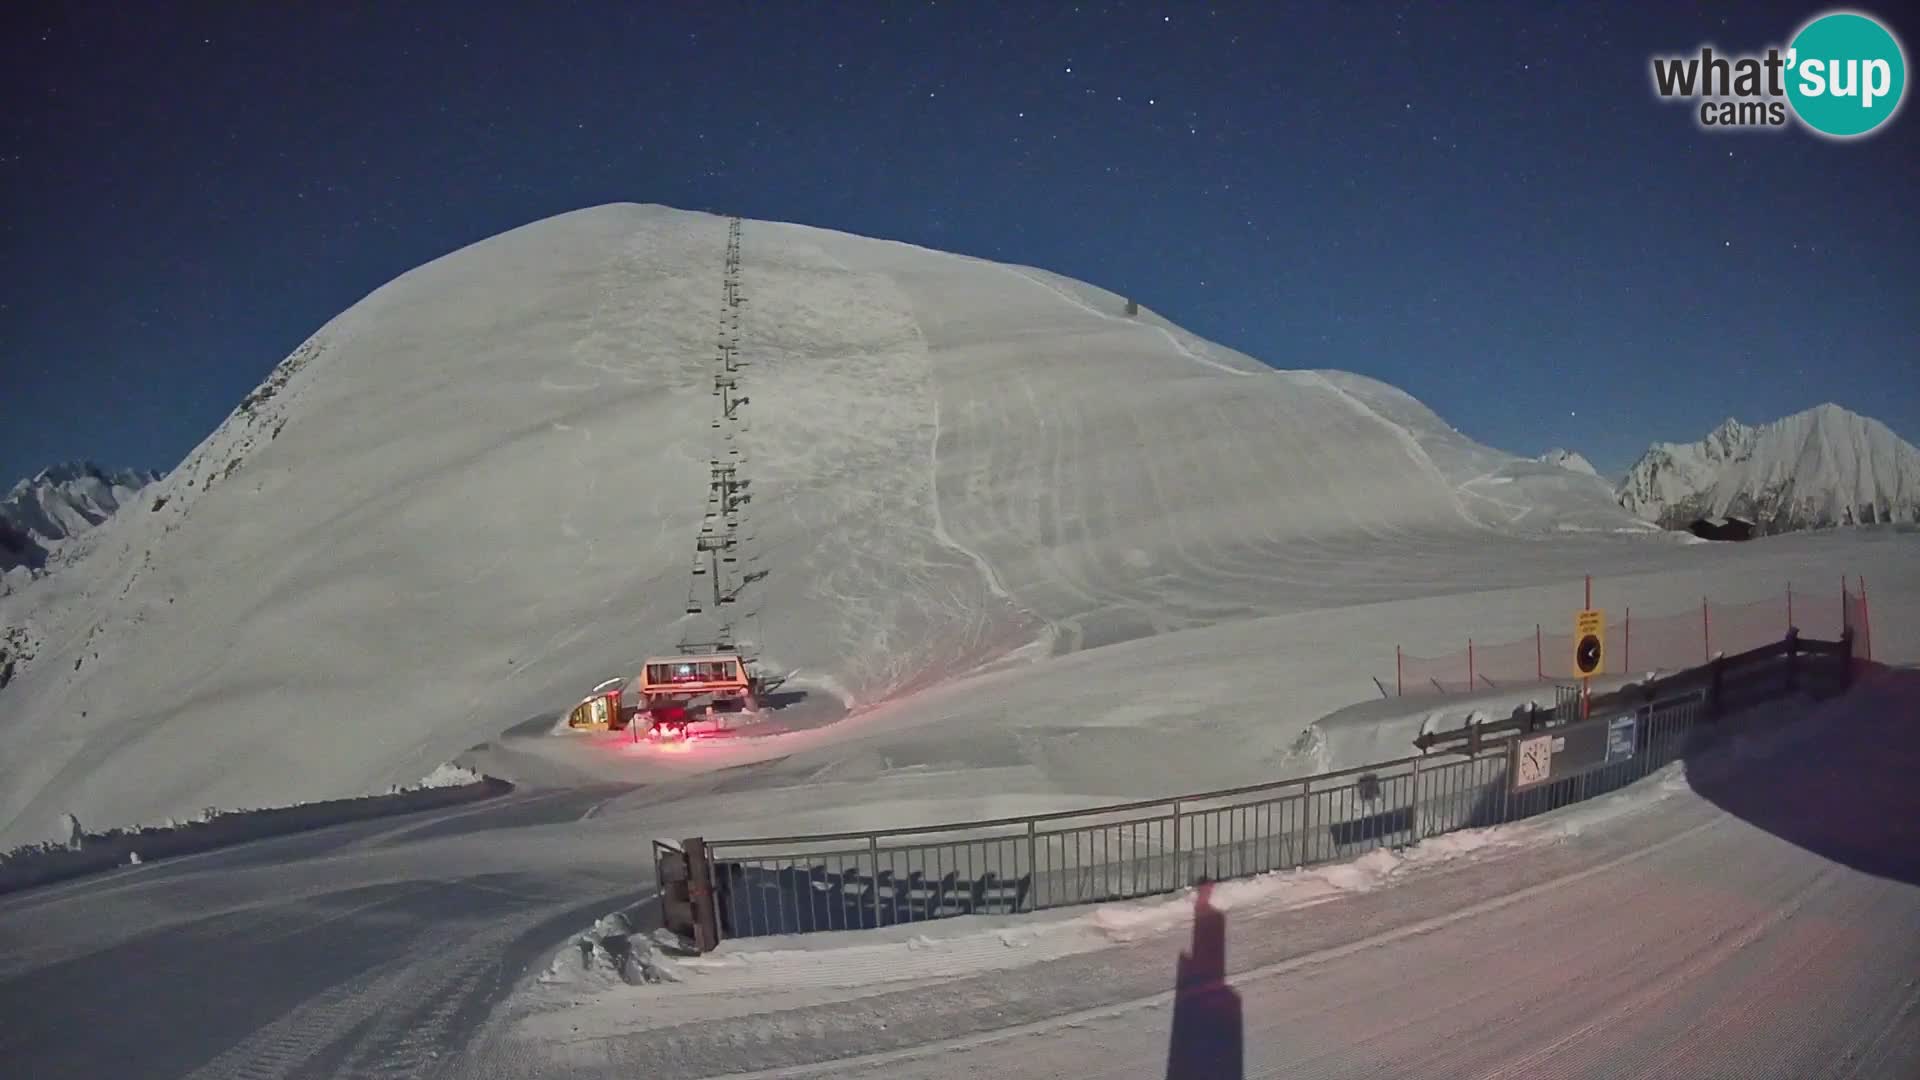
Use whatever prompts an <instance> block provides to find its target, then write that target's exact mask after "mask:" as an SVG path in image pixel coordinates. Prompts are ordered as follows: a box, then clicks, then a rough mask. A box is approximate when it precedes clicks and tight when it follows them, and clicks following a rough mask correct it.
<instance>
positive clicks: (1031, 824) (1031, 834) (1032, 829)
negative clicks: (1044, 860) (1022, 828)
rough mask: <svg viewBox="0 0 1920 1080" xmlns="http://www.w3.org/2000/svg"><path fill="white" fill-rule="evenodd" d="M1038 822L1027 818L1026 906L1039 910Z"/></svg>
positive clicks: (1032, 909) (1029, 908) (1031, 909)
mask: <svg viewBox="0 0 1920 1080" xmlns="http://www.w3.org/2000/svg"><path fill="white" fill-rule="evenodd" d="M1039 833H1040V823H1039V822H1037V821H1035V820H1033V819H1032V818H1028V819H1027V907H1028V910H1030V911H1039V910H1040V839H1039Z"/></svg>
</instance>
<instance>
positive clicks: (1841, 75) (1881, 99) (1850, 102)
mask: <svg viewBox="0 0 1920 1080" xmlns="http://www.w3.org/2000/svg"><path fill="white" fill-rule="evenodd" d="M1653 90H1654V93H1655V94H1656V95H1658V96H1659V97H1660V98H1661V99H1662V100H1668V101H1671V100H1676V99H1679V100H1688V101H1693V102H1697V103H1698V104H1697V106H1696V111H1695V113H1694V119H1695V121H1696V122H1697V123H1698V124H1699V126H1701V127H1703V128H1710V129H1715V130H1719V129H1727V128H1734V129H1742V128H1744V129H1753V128H1779V127H1785V126H1786V125H1787V122H1788V120H1789V118H1794V119H1798V120H1799V121H1800V123H1801V124H1803V125H1805V126H1806V127H1807V128H1808V129H1809V130H1811V131H1813V132H1815V133H1816V134H1819V135H1822V136H1825V137H1827V138H1832V139H1851V138H1855V137H1857V136H1861V135H1866V134H1869V133H1871V132H1874V131H1877V130H1879V129H1880V128H1882V127H1884V126H1885V125H1886V123H1887V121H1889V120H1891V119H1893V116H1894V114H1895V113H1897V112H1899V111H1900V103H1901V102H1902V101H1903V100H1904V99H1905V97H1906V90H1907V58H1906V52H1905V51H1904V50H1903V49H1902V48H1901V47H1900V40H1899V39H1898V38H1896V37H1894V35H1893V31H1892V30H1890V29H1888V28H1887V26H1886V24H1884V23H1882V22H1881V21H1880V20H1878V19H1876V18H1874V17H1873V16H1871V15H1864V14H1861V13H1860V12H1857V11H1830V12H1827V13H1826V14H1824V15H1819V16H1816V17H1815V18H1813V19H1812V20H1810V21H1809V22H1808V23H1807V24H1806V25H1804V26H1802V27H1801V28H1800V29H1799V31H1798V32H1797V33H1795V34H1794V36H1793V38H1792V40H1791V41H1790V42H1789V43H1788V44H1787V46H1786V47H1785V48H1781V47H1780V46H1777V45H1774V46H1769V47H1768V48H1767V50H1766V51H1765V52H1760V53H1746V54H1723V53H1718V52H1715V51H1714V49H1713V48H1712V47H1711V46H1702V47H1701V49H1700V51H1699V53H1698V54H1696V55H1689V56H1656V57H1654V58H1653Z"/></svg>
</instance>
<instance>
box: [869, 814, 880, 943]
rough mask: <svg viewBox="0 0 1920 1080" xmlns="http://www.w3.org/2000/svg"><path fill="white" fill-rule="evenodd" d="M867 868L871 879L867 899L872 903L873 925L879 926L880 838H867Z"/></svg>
mask: <svg viewBox="0 0 1920 1080" xmlns="http://www.w3.org/2000/svg"><path fill="white" fill-rule="evenodd" d="M867 866H868V867H869V871H868V872H869V873H870V874H872V876H871V877H869V878H868V879H867V899H869V900H871V901H872V905H871V906H872V907H873V925H874V926H875V927H876V928H878V927H879V925H880V837H879V836H877V835H875V836H869V837H867Z"/></svg>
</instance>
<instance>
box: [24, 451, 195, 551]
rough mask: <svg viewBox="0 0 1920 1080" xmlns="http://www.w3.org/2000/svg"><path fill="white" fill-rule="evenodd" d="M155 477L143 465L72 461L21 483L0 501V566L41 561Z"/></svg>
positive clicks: (101, 520) (103, 519) (102, 517)
mask: <svg viewBox="0 0 1920 1080" xmlns="http://www.w3.org/2000/svg"><path fill="white" fill-rule="evenodd" d="M159 478H160V474H159V473H158V472H153V471H149V470H145V469H105V468H102V467H101V466H99V465H97V464H95V463H93V462H91V461H70V462H63V463H61V464H59V465H54V466H51V467H49V468H46V469H42V470H40V472H38V473H36V474H35V475H33V476H31V477H28V478H27V479H25V480H22V481H20V482H19V483H17V484H15V485H14V486H13V490H11V491H9V492H8V493H7V496H6V498H5V499H0V570H10V569H12V568H14V567H16V566H27V567H34V568H37V567H40V566H43V565H45V563H46V557H47V553H48V551H49V549H51V548H52V547H53V546H54V545H55V544H58V543H59V542H60V541H62V540H67V539H70V538H72V537H75V536H78V535H80V534H81V533H84V532H86V531H88V530H89V529H92V528H93V527H94V526H96V525H99V524H100V523H101V522H103V521H105V520H107V518H109V517H111V516H112V515H113V512H114V511H116V510H118V509H119V508H120V507H122V506H124V505H126V503H127V502H128V501H129V500H131V499H132V498H133V496H134V495H135V494H136V493H137V492H139V491H140V489H141V488H144V487H146V486H147V485H148V484H151V483H153V482H154V481H155V480H158V479H159Z"/></svg>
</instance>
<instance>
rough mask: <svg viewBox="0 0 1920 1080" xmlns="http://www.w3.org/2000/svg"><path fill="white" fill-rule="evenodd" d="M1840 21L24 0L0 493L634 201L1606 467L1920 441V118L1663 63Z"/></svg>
mask: <svg viewBox="0 0 1920 1080" xmlns="http://www.w3.org/2000/svg"><path fill="white" fill-rule="evenodd" d="M1819 10H1821V9H1820V8H1818V7H1814V6H1806V5H1802V6H1793V5H1778V4H1770V3H1752V4H1743V5H1738V7H1737V10H1735V6H1734V5H1715V6H1705V5H1699V6H1696V5H1691V4H1681V3H1675V4H1658V5H1656V4H1645V5H1637V4H1633V5H1629V4H1623V5H1542V4H1535V3H1531V2H1526V3H1513V4H1508V5H1496V4H1469V5H1459V4H1448V5H1429V4H1414V3H1405V4H1392V3H1362V4H1332V3H1329V4H1313V5H1282V4H1278V3H1272V4H1269V3H1250V4H1245V5H1239V4H1224V3H1222V4H1214V5H1205V4H1168V3H1158V4H1149V3H1080V4H1056V3H1045V2H1043V0H1031V2H1022V3H1015V4H1007V5H992V4H987V3H981V2H967V3H960V2H951V3H938V4H929V3H908V2H906V0H901V2H899V3H886V4H877V3H876V4H860V3H842V4H818V5H816V4H791V5H772V4H769V5H762V4H749V3H741V2H725V0H716V2H712V3H702V4H698V5H692V4H688V5H667V4H653V3H605V4H585V3H578V4H576V3H561V2H554V0H547V2H543V3H540V4H537V5H535V4H525V5H505V4H485V3H474V2H471V0H469V2H464V3H410V4H406V5H397V4H357V5H345V4H311V5H242V4H213V3H198V4H166V5H160V4H153V5H148V4H131V5H120V6H115V7H109V6H108V5H105V4H58V5H54V4H46V3H17V4H12V3H10V4H7V5H5V6H4V12H0V92H3V93H4V100H5V101H6V102H7V108H6V109H5V110H0V198H3V200H4V201H3V202H0V208H3V209H4V213H0V486H4V484H6V483H7V482H10V480H11V479H12V478H15V477H19V476H24V475H27V474H29V473H31V472H33V471H34V470H36V469H38V468H40V467H42V466H44V465H46V464H50V463H52V462H54V461H58V460H66V459H72V458H83V457H84V458H90V459H93V460H96V461H99V462H101V463H103V464H109V465H132V466H143V467H160V468H169V467H171V466H173V465H174V464H176V463H177V462H178V461H179V459H180V458H181V457H182V456H183V455H184V454H185V453H186V452H187V451H188V450H190V449H191V448H192V447H193V445H194V444H195V443H197V442H198V441H199V440H200V439H201V438H202V437H204V436H205V435H206V433H208V432H209V431H211V430H212V428H213V427H214V426H215V425H217V424H218V423H219V421H220V420H221V419H222V418H223V417H224V416H225V415H226V414H227V413H228V412H229V411H230V410H231V409H232V408H233V407H234V405H235V404H236V403H237V402H238V401H239V399H240V398H241V397H243V396H244V395H245V394H246V393H247V392H248V391H249V390H250V389H252V388H253V387H254V386H255V385H256V384H257V383H258V382H259V381H260V380H261V379H262V378H263V377H264V376H265V375H266V373H267V372H268V371H269V370H270V369H271V368H272V367H273V365H274V364H275V363H277V362H278V361H279V360H280V359H281V358H282V357H284V356H285V355H286V354H287V353H288V352H289V351H291V350H292V348H293V347H294V346H295V345H297V344H298V343H299V342H300V341H301V340H302V339H303V338H305V337H306V336H307V335H308V334H310V333H311V332H312V331H313V330H315V329H316V328H317V327H318V326H319V325H320V324H321V323H323V322H325V321H326V320H327V319H328V318H330V317H332V316H333V315H335V314H336V313H338V312H339V311H340V310H342V309H344V308H345V307H347V306H349V305H351V304H352V303H354V302H355V301H357V300H358V299H360V298H361V297H362V296H364V295H366V294H367V293H368V292H369V291H371V290H373V289H374V288H376V287H378V286H379V285H381V284H382V283H384V282H385V281H387V280H389V279H391V278H392V277H394V276H395V275H397V274H400V273H402V272H404V271H406V270H408V269H410V268H412V267H414V266H416V265H419V264H420V263H423V262H426V261H428V260H430V259H433V258H436V257H438V256H440V255H442V254H445V253H446V252H448V251H451V250H453V249H455V248H457V247H460V246H463V245H465V244H468V243H471V242H473V241H475V240H479V239H482V238H484V237H487V236H490V235H492V234H495V233H498V232H501V231H503V230H506V229H509V228H513V227H515V226H518V225H522V224H525V223H527V222H529V221H533V220H536V219H539V218H542V217H546V216H549V215H552V214H556V213H562V212H565V211H568V210H573V209H578V208H580V207H584V206H591V205H596V204H600V203H606V202H615V201H632V202H656V203H665V204H668V205H672V206H677V207H683V208H689V209H710V210H714V211H718V212H723V213H738V214H741V215H744V216H745V217H748V218H765V219H777V220H786V221H798V222H804V223H807V224H811V225H818V226H824V227H827V228H833V229H842V230H847V231H850V232H856V233H861V234H865V235H870V236H879V237H886V238H890V239H897V240H905V241H908V242H912V243H917V244H924V245H927V246H930V247H938V248H943V249H947V250H952V251H958V252H963V253H966V254H971V255H979V256H984V257H987V258H992V259H1000V260H1006V261H1012V262H1018V263H1023V264H1028V265H1034V266H1041V267H1045V268H1047V269H1050V270H1055V271H1058V272H1060V273H1064V274H1067V275H1070V276H1073V277H1078V278H1081V279H1084V280H1087V281H1090V282H1093V283H1095V284H1098V285H1101V286H1104V287H1107V288H1110V289H1113V290H1115V291H1117V292H1122V293H1125V294H1128V295H1131V296H1134V297H1135V298H1137V299H1139V300H1140V301H1141V302H1142V303H1144V304H1146V305H1147V306H1149V307H1151V308H1153V309H1155V310H1156V311H1158V312H1160V313H1162V314H1164V315H1166V316H1167V317H1168V318H1171V319H1173V320H1174V321H1175V322H1178V323H1180V324H1182V325H1184V326H1186V327H1187V328H1189V329H1191V330H1193V331H1195V332H1197V333H1199V334H1202V335H1204V336H1206V337H1208V338H1211V339H1213V340H1216V341H1219V342H1221V343H1223V344H1227V345H1230V346H1233V347H1235V348H1238V349H1241V350H1243V351H1245V352H1247V353H1250V354H1252V355H1253V356H1255V357H1257V358H1259V359H1262V360H1264V361H1266V362H1268V363H1271V364H1274V365H1276V366H1281V367H1335V368H1343V369H1346V370H1350V371H1357V372H1361V373H1364V374H1368V375H1372V376H1374V377H1376V378H1380V379H1384V380H1386V381H1388V382H1391V383H1394V384H1395V385H1398V386H1400V387H1402V388H1404V389H1406V390H1407V391H1409V392H1411V393H1412V394H1414V395H1415V396H1417V397H1419V398H1420V399H1422V400H1423V401H1425V402H1426V403H1427V404H1429V405H1430V406H1432V407H1433V408H1434V409H1435V410H1436V411H1438V412H1439V413H1440V414H1441V415H1442V416H1444V417H1446V418H1447V419H1448V420H1449V421H1450V422H1451V423H1453V424H1454V426H1456V427H1457V428H1459V429H1460V430H1461V431H1463V432H1465V433H1467V434H1468V435H1470V436H1473V437H1474V438H1477V439H1479V440H1481V441H1483V442H1486V443H1489V444H1491V445H1494V446H1497V447H1500V448H1501V449H1505V450H1510V451H1514V452H1516V453H1524V454H1528V455H1532V454H1536V453H1539V452H1541V451H1543V450H1545V449H1547V448H1548V447H1549V446H1555V445H1564V446H1569V447H1572V448H1574V449H1577V450H1580V451H1581V452H1583V453H1585V454H1586V455H1587V456H1589V457H1590V458H1592V459H1593V460H1594V461H1595V463H1596V464H1598V465H1600V466H1602V468H1603V469H1606V470H1618V469H1623V468H1624V467H1625V466H1626V465H1628V464H1630V463H1631V461H1632V460H1633V458H1634V457H1636V456H1637V455H1638V453H1639V452H1640V451H1641V450H1644V449H1645V447H1646V445H1647V444H1648V443H1649V442H1650V441H1653V440H1656V439H1671V440H1692V439H1697V438H1699V437H1701V436H1702V435H1704V434H1706V432H1707V431H1708V429H1710V428H1711V427H1712V426H1713V425H1714V424H1716V423H1717V422H1719V421H1720V420H1721V419H1723V418H1725V417H1727V416H1729V415H1733V416H1738V417H1740V418H1742V419H1744V420H1748V421H1750V422H1752V421H1764V420H1770V419H1774V418H1777V417H1779V416H1782V415H1785V414H1787V413H1790V412H1794V411H1798V410H1800V409H1803V408H1807V407H1810V406H1813V405H1815V404H1818V403H1820V402H1823V401H1829V400H1831V401H1836V402H1838V403H1839V404H1841V405H1844V406H1847V407H1849V408H1852V409H1855V410H1856V411H1860V412H1865V413H1867V414H1869V415H1873V416H1876V417H1878V418H1880V419H1882V420H1884V421H1886V422H1887V423H1888V424H1889V425H1891V426H1892V427H1893V428H1894V430H1895V431H1897V432H1899V433H1900V434H1902V435H1903V436H1905V437H1906V438H1908V439H1910V440H1920V214H1916V213H1915V212H1914V204H1913V201H1912V199H1913V192H1914V187H1913V184H1914V180H1915V178H1916V176H1920V115H1917V114H1916V113H1915V112H1914V110H1913V108H1912V107H1911V105H1909V106H1908V107H1905V108H1903V110H1902V112H1901V114H1900V115H1899V116H1897V117H1895V119H1894V120H1893V122H1892V124H1891V126H1890V127H1889V128H1886V129H1883V130H1882V131H1881V132H1880V133H1879V134H1877V135H1875V136H1873V137H1871V138H1869V139H1866V140H1862V141H1856V142H1852V143H1846V144H1842V143H1836V142H1830V141H1827V140H1823V139H1820V138H1817V137H1815V136H1813V135H1811V134H1808V133H1806V132H1805V131H1803V130H1799V129H1797V128H1789V129H1788V130H1785V131H1781V130H1766V131H1747V132H1735V133H1726V132H1720V133H1710V132H1705V131H1702V130H1700V129H1698V128H1697V127H1696V126H1695V124H1694V122H1693V120H1692V118H1691V111H1690V109H1689V108H1688V106H1686V105H1684V104H1672V103H1662V102H1659V101H1657V100H1656V99H1655V98H1654V96H1653V93H1652V90H1651V80H1650V78H1649V75H1648V62H1649V58H1650V56H1651V55H1653V54H1656V53H1668V54H1671V53H1682V52H1688V51H1694V50H1697V48H1698V46H1699V45H1701V44H1714V45H1716V46H1718V47H1720V48H1722V49H1725V50H1733V51H1747V50H1758V49H1760V48H1763V47H1765V46H1766V45H1769V44H1784V42H1785V41H1786V40H1787V38H1788V37H1789V35H1790V34H1791V33H1792V32H1793V30H1795V29H1796V28H1797V27H1798V26H1799V25H1800V24H1801V23H1802V22H1804V21H1805V20H1806V19H1807V18H1808V17H1809V16H1811V15H1813V14H1815V13H1817V12H1818V11H1819ZM1866 10H1869V11H1873V10H1874V9H1873V8H1872V7H1871V6H1869V7H1867V8H1866ZM1899 10H1900V9H1897V8H1889V9H1887V10H1886V11H1884V12H1881V13H1882V14H1886V15H1894V16H1898V14H1899ZM1893 26H1894V30H1895V32H1896V33H1904V34H1907V35H1914V34H1920V24H1916V25H1915V26H1907V27H1903V26H1901V25H1900V24H1899V23H1898V22H1895V23H1894V24H1893ZM1905 40H1907V41H1908V42H1909V44H1908V46H1907V51H1908V54H1909V56H1914V55H1920V49H1916V48H1915V46H1914V45H1913V44H1912V42H1913V41H1914V40H1916V39H1915V38H1913V37H1907V38H1905ZM1911 95H1912V92H1911V91H1910V92H1909V96H1911Z"/></svg>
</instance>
